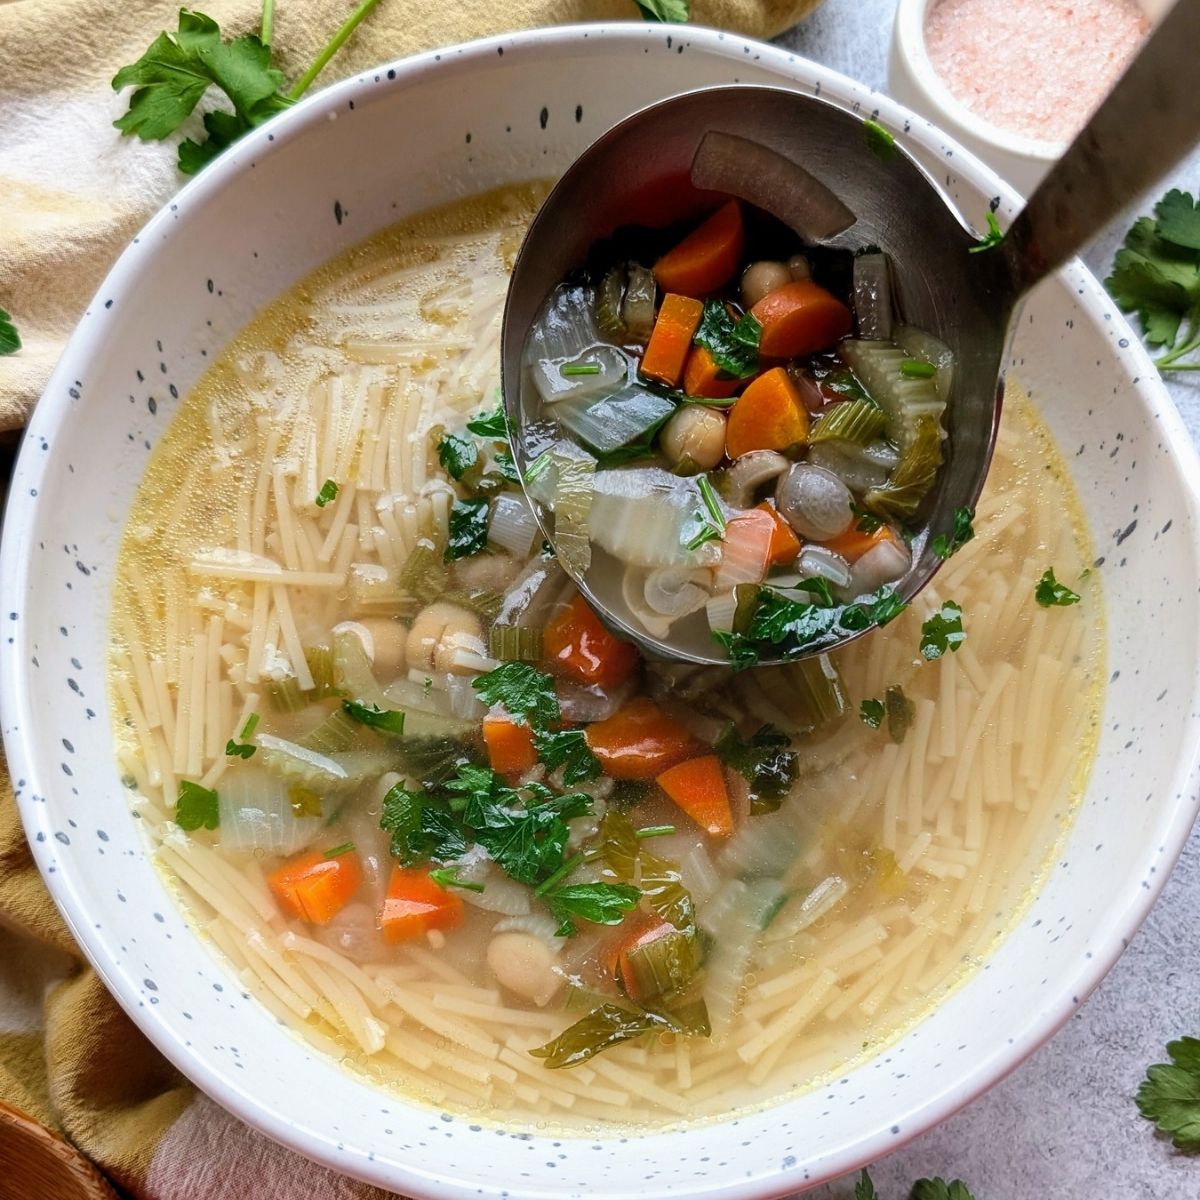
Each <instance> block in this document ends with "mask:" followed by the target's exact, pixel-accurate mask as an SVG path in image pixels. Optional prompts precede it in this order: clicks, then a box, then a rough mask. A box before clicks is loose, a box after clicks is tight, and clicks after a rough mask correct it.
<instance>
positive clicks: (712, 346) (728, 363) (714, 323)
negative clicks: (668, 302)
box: [692, 300, 762, 379]
mask: <svg viewBox="0 0 1200 1200" xmlns="http://www.w3.org/2000/svg"><path fill="white" fill-rule="evenodd" d="M761 337H762V325H760V324H759V321H758V318H757V317H755V316H754V314H753V313H746V314H745V316H743V317H741V318H740V319H738V320H737V321H735V320H734V319H733V317H732V316H730V315H729V309H728V308H726V307H725V302H724V301H723V300H706V301H705V302H704V315H703V316H702V317H701V318H700V328H699V329H697V330H696V336H695V338H693V339H692V340H693V341H694V342H695V343H696V345H697V346H703V347H704V349H705V350H707V351H708V352H709V353H710V354H711V355H712V357H713V362H715V363H716V364H717V366H718V367H720V368H721V370H722V371H723V372H724V373H725V374H726V375H736V376H737V377H738V378H739V379H744V378H746V376H748V375H753V374H754V373H755V372H756V371H757V370H758V345H759V340H760V339H761Z"/></svg>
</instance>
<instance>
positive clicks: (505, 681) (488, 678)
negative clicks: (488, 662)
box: [471, 662, 561, 730]
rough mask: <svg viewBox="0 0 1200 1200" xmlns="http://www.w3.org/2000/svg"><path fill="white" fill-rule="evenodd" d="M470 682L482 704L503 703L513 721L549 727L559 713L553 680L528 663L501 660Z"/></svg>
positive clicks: (556, 721) (553, 723)
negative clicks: (496, 665) (490, 669)
mask: <svg viewBox="0 0 1200 1200" xmlns="http://www.w3.org/2000/svg"><path fill="white" fill-rule="evenodd" d="M471 686H472V687H473V688H474V689H475V690H476V691H477V692H478V693H479V698H480V699H481V700H482V701H483V702H484V704H486V705H488V706H489V707H490V706H491V705H493V704H502V705H504V708H505V710H506V711H507V713H508V715H509V716H510V717H512V719H513V720H514V721H517V722H519V723H521V724H529V725H532V726H533V727H534V728H535V729H542V730H546V729H549V727H550V726H552V725H556V724H557V723H558V721H559V719H560V717H561V713H560V712H559V707H558V696H557V694H556V693H555V690H554V680H553V679H552V678H551V677H550V676H549V675H547V674H546V673H545V671H539V670H538V669H537V667H534V666H531V665H530V664H529V663H522V662H507V663H501V664H500V666H498V667H497V668H496V669H495V670H494V671H488V672H486V674H483V675H479V676H477V677H476V678H475V679H474V681H473V682H472V684H471Z"/></svg>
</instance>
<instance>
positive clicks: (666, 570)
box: [643, 567, 712, 621]
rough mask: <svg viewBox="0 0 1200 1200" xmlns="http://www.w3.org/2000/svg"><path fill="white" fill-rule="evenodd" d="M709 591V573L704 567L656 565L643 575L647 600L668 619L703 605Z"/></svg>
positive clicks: (710, 573)
mask: <svg viewBox="0 0 1200 1200" xmlns="http://www.w3.org/2000/svg"><path fill="white" fill-rule="evenodd" d="M711 592H712V572H711V571H709V570H706V569H705V568H703V567H659V568H658V569H657V570H654V571H651V572H650V574H649V575H647V576H646V584H645V587H644V588H643V594H644V595H645V597H646V603H647V604H648V605H649V606H650V607H651V608H652V609H653V610H654V611H655V612H656V613H659V614H661V615H662V616H664V617H670V618H671V620H673V621H675V620H678V619H679V618H680V617H686V616H687V615H688V613H693V612H695V611H696V610H697V609H698V608H703V607H704V605H705V603H706V602H707V601H708V597H709V595H710V594H711Z"/></svg>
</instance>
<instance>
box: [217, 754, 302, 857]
mask: <svg viewBox="0 0 1200 1200" xmlns="http://www.w3.org/2000/svg"><path fill="white" fill-rule="evenodd" d="M288 791H289V785H288V782H287V780H285V779H282V778H281V777H279V776H278V775H273V774H272V773H271V772H270V771H267V770H264V769H263V768H262V767H260V766H255V765H253V764H250V763H247V764H246V765H244V766H243V765H241V764H238V765H236V766H234V767H231V768H230V769H229V770H228V771H226V772H225V774H224V776H223V777H222V779H221V788H220V791H219V792H218V795H217V806H218V808H219V810H220V819H221V824H220V831H221V832H220V838H221V848H222V849H223V850H229V851H231V852H233V853H235V854H236V853H253V852H254V851H257V850H261V851H263V852H264V853H266V854H283V855H288V854H295V853H296V851H298V850H303V849H304V847H305V846H307V845H308V844H309V842H311V841H312V840H313V838H314V837H316V836H317V834H318V833H320V832H321V830H322V829H324V827H325V826H324V823H323V822H322V821H321V820H320V818H319V817H298V816H296V814H295V812H294V811H293V809H292V802H291V800H290V798H289V796H288Z"/></svg>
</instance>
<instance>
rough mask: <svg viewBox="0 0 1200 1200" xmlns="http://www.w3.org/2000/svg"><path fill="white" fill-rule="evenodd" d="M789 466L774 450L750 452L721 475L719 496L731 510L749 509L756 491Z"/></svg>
mask: <svg viewBox="0 0 1200 1200" xmlns="http://www.w3.org/2000/svg"><path fill="white" fill-rule="evenodd" d="M791 465H792V464H791V463H790V462H788V460H787V459H786V458H784V457H783V455H782V454H777V453H776V452H775V451H774V450H752V451H751V452H750V453H749V454H743V455H742V456H741V457H740V458H739V459H738V460H737V461H736V462H735V463H734V464H733V466H731V467H730V468H729V469H728V470H727V471H725V472H724V473H723V474H722V475H721V494H722V496H723V497H724V498H725V500H726V501H727V502H728V503H729V505H730V506H731V507H733V508H751V507H752V506H753V505H754V499H755V493H756V492H757V491H758V489H759V488H761V487H763V485H764V484H768V483H770V482H771V481H772V480H774V479H778V478H779V476H780V475H782V474H783V473H784V471H786V470H787V469H788V467H790V466H791Z"/></svg>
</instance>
